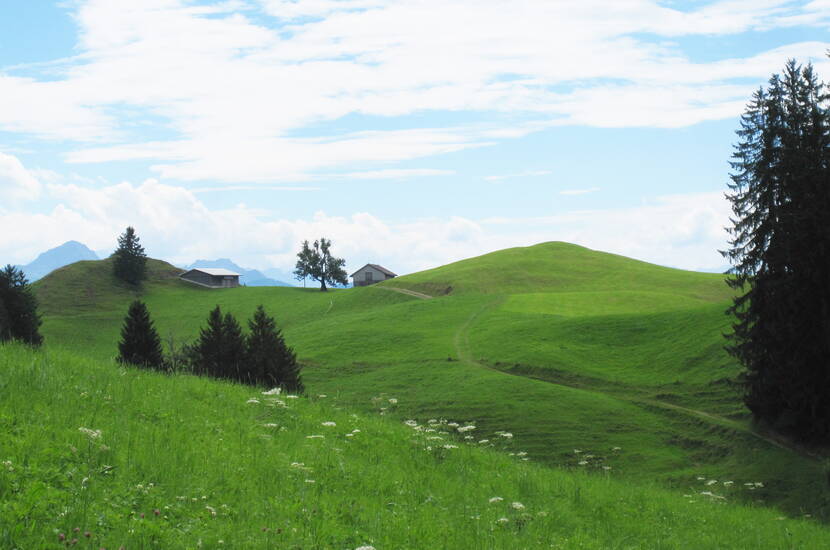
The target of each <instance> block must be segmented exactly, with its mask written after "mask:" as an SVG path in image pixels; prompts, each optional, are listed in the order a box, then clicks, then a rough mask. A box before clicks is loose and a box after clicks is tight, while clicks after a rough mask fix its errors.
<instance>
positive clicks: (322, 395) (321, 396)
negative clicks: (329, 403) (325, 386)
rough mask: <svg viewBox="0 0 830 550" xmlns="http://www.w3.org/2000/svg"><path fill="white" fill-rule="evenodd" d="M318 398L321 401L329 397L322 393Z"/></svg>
mask: <svg viewBox="0 0 830 550" xmlns="http://www.w3.org/2000/svg"><path fill="white" fill-rule="evenodd" d="M317 397H319V398H320V399H325V398H326V397H328V395H326V394H324V393H321V394H320V395H318V396H317Z"/></svg>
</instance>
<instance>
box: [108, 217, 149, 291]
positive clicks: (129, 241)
mask: <svg viewBox="0 0 830 550" xmlns="http://www.w3.org/2000/svg"><path fill="white" fill-rule="evenodd" d="M112 256H113V263H112V270H113V273H114V274H115V276H116V277H118V278H119V279H121V280H122V281H126V282H128V283H130V284H133V285H137V284H139V283H140V282H141V281H143V280H144V279H145V278H146V277H147V273H146V270H147V254H145V253H144V247H143V246H141V245H140V244H139V239H138V235H136V234H135V229H133V228H132V227H127V229H125V230H124V233H122V234H121V235H120V236H119V237H118V248H117V249H116V250H115V252H113V255H112Z"/></svg>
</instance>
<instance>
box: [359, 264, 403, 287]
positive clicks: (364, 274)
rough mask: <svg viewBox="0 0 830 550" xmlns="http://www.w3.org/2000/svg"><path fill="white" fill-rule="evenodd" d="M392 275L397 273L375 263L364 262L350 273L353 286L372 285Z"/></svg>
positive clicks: (394, 275)
mask: <svg viewBox="0 0 830 550" xmlns="http://www.w3.org/2000/svg"><path fill="white" fill-rule="evenodd" d="M393 277H397V275H396V274H394V273H392V272H391V271H389V270H388V269H386V268H385V267H383V266H380V265H377V264H366V265H364V266H363V267H361V268H360V269H358V270H357V271H355V272H354V273H352V274H351V278H352V282H353V284H354V286H368V285H373V284H375V283H379V282H381V281H385V280H386V279H391V278H393Z"/></svg>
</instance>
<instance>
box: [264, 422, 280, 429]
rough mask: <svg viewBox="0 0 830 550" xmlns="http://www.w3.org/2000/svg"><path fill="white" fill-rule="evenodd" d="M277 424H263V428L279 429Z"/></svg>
mask: <svg viewBox="0 0 830 550" xmlns="http://www.w3.org/2000/svg"><path fill="white" fill-rule="evenodd" d="M279 426H280V425H279V424H274V423H273V422H269V423H268V424H263V425H262V427H263V428H279Z"/></svg>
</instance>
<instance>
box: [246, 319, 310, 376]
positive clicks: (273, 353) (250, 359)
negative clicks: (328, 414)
mask: <svg viewBox="0 0 830 550" xmlns="http://www.w3.org/2000/svg"><path fill="white" fill-rule="evenodd" d="M248 327H249V328H250V331H251V332H250V333H249V335H248V338H247V341H246V343H247V368H248V374H249V378H250V381H251V382H252V383H254V384H263V385H267V386H270V387H281V388H283V389H285V390H286V391H290V392H302V391H303V383H302V380H301V378H300V367H299V365H298V364H297V356H296V355H295V354H294V350H292V349H291V348H289V347H288V346H287V345H286V344H285V339H284V338H283V336H282V332H281V331H280V330H279V329H278V328H277V324H276V322H275V321H274V318H273V317H270V316H268V315H267V314H266V313H265V309H264V308H263V307H262V306H261V305H260V306H259V307H257V309H256V312H254V316H253V318H252V319H250V320H249V321H248Z"/></svg>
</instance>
